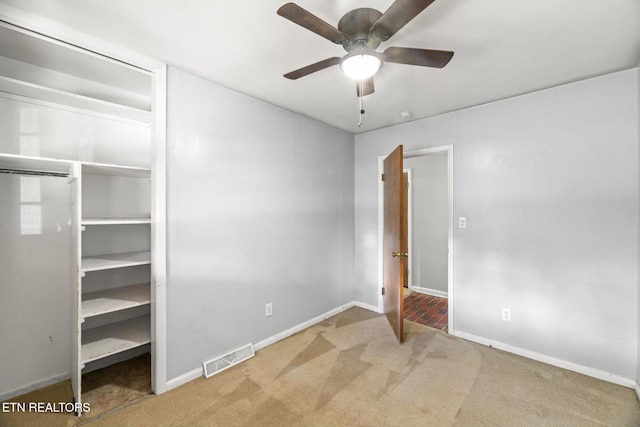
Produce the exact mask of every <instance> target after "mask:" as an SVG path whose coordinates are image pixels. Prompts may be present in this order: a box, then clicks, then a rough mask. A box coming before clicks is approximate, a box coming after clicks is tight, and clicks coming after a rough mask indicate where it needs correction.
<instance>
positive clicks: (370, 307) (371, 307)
mask: <svg viewBox="0 0 640 427" xmlns="http://www.w3.org/2000/svg"><path fill="white" fill-rule="evenodd" d="M352 304H353V305H355V306H356V307H360V308H364V309H365V310H369V311H373V312H374V313H380V314H382V313H384V310H380V309H379V308H378V307H376V306H375V305H371V304H365V303H363V302H359V301H356V302H354V303H352Z"/></svg>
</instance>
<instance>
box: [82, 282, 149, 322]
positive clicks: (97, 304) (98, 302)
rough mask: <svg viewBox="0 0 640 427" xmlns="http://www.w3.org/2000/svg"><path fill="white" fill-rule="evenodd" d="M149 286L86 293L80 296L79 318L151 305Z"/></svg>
mask: <svg viewBox="0 0 640 427" xmlns="http://www.w3.org/2000/svg"><path fill="white" fill-rule="evenodd" d="M150 286H151V285H150V284H149V283H139V284H137V285H130V286H123V287H120V288H114V289H105V290H102V291H96V292H89V293H86V294H84V295H82V303H81V316H82V318H87V317H92V316H99V315H101V314H107V313H112V312H115V311H120V310H126V309H128V308H133V307H138V306H141V305H146V304H151V288H150Z"/></svg>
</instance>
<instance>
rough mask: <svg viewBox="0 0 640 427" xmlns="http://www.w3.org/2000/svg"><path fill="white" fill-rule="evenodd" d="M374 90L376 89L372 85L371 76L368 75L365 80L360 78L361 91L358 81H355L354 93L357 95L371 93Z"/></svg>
mask: <svg viewBox="0 0 640 427" xmlns="http://www.w3.org/2000/svg"><path fill="white" fill-rule="evenodd" d="M375 91H376V89H375V87H374V86H373V77H369V78H368V79H366V80H362V92H361V91H360V82H359V81H357V82H356V93H357V94H358V96H367V95H371V94H372V93H373V92H375Z"/></svg>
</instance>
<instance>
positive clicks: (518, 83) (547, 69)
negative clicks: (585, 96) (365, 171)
mask: <svg viewBox="0 0 640 427" xmlns="http://www.w3.org/2000/svg"><path fill="white" fill-rule="evenodd" d="M0 1H1V2H3V3H6V4H8V5H10V6H14V7H16V8H19V9H22V10H24V11H27V12H30V13H33V14H37V15H41V16H42V17H45V18H47V19H50V20H52V21H55V22H58V23H60V24H63V25H66V26H69V27H72V28H73V29H75V30H77V31H81V32H83V33H86V34H88V35H91V36H94V37H98V38H100V39H104V40H106V41H108V42H110V43H114V44H117V45H121V46H124V47H126V48H128V49H130V50H133V51H136V52H139V53H141V54H144V55H146V56H149V57H152V58H155V59H158V60H160V61H163V62H166V63H167V64H169V65H171V66H175V67H177V68H181V69H183V70H186V71H189V72H192V73H194V74H197V75H199V76H202V77H204V78H206V79H208V80H211V81H213V82H216V83H219V84H222V85H224V86H227V87H230V88H233V89H236V90H238V91H240V92H243V93H246V94H248V95H251V96H254V97H256V98H259V99H262V100H265V101H267V102H270V103H272V104H275V105H278V106H281V107H283V108H286V109H288V110H291V111H295V112H298V113H300V114H303V115H305V116H308V117H311V118H314V119H316V120H319V121H321V122H324V123H327V124H329V125H332V126H335V127H337V128H340V129H343V130H346V131H349V132H352V133H360V132H366V131H369V130H372V129H377V128H381V127H385V126H390V125H393V124H397V123H401V122H403V121H404V119H402V118H401V117H400V112H401V111H403V110H411V111H413V113H414V115H413V117H412V118H411V120H413V119H418V118H423V117H428V116H433V115H436V114H441V113H445V112H448V111H454V110H458V109H461V108H466V107H470V106H474V105H480V104H484V103H487V102H492V101H495V100H499V99H504V98H508V97H511V96H516V95H520V94H523V93H527V92H532V91H536V90H540V89H544V88H548V87H552V86H557V85H560V84H564V83H568V82H572V81H577V80H581V79H585V78H589V77H593V76H598V75H602V74H607V73H610V72H614V71H619V70H625V69H629V68H633V67H636V66H638V64H640V0H436V1H435V2H434V3H433V4H432V5H431V6H429V7H428V8H427V9H426V10H425V11H424V12H422V13H421V14H420V15H418V17H416V18H415V19H414V20H413V21H411V22H410V23H409V24H407V26H405V27H404V28H403V29H402V30H400V31H399V32H398V33H397V34H396V35H395V36H393V37H392V38H391V39H390V40H388V41H387V42H385V43H383V44H382V45H381V46H380V48H379V49H378V50H379V51H381V50H384V49H385V48H386V47H388V46H401V47H417V48H426V49H441V50H452V51H454V52H455V56H454V57H453V59H452V60H451V62H450V63H449V64H448V65H447V66H446V67H445V68H443V69H433V68H424V67H416V66H409V65H401V64H385V66H384V67H382V69H381V70H380V71H379V73H378V74H377V75H376V78H375V84H376V92H375V93H374V94H373V95H371V96H367V97H364V98H363V100H364V108H365V110H366V114H365V116H364V125H363V127H361V128H358V126H357V123H358V109H359V108H358V98H357V97H356V92H355V84H354V82H353V81H351V80H349V79H348V78H347V77H346V76H344V75H343V74H342V72H341V71H340V68H339V67H337V66H334V67H331V68H329V69H326V70H323V71H319V72H317V73H314V74H311V75H309V76H306V77H303V78H301V79H299V80H288V79H285V78H284V77H282V75H283V74H285V73H287V72H289V71H293V70H295V69H298V68H300V67H303V66H305V65H309V64H311V63H314V62H317V61H319V60H322V59H325V58H328V57H332V56H343V55H344V54H346V52H345V51H344V50H343V48H342V46H340V45H336V44H333V43H331V42H329V41H327V40H326V39H324V38H322V37H320V36H318V35H316V34H314V33H311V32H310V31H308V30H306V29H304V28H302V27H300V26H298V25H296V24H294V23H292V22H290V21H287V20H286V19H284V18H282V17H280V16H278V15H277V14H276V10H277V9H278V8H279V7H280V6H281V5H282V4H284V3H285V2H286V1H285V0H47V1H43V0H0ZM295 3H297V4H298V5H300V6H302V7H303V8H305V9H307V10H308V11H310V12H311V13H313V14H315V15H316V16H318V17H320V18H321V19H323V20H325V21H327V22H328V23H330V24H332V25H334V26H337V23H338V20H339V19H340V17H342V15H344V14H345V13H346V12H348V11H350V10H352V9H355V8H358V7H372V8H374V9H378V10H379V11H381V12H384V11H385V10H386V9H387V8H388V7H389V5H391V3H392V0H366V1H365V0H330V1H329V0H327V1H318V0H297V1H296V2H295Z"/></svg>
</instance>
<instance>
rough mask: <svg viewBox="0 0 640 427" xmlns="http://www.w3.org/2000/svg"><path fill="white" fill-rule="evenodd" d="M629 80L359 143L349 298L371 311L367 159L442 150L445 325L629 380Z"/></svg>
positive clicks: (632, 205)
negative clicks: (449, 169) (448, 274)
mask: <svg viewBox="0 0 640 427" xmlns="http://www.w3.org/2000/svg"><path fill="white" fill-rule="evenodd" d="M637 74H638V70H637V69H633V70H628V71H623V72H619V73H614V74H610V75H607V76H603V77H598V78H593V79H589V80H585V81H581V82H577V83H573V84H568V85H564V86H560V87H557V88H552V89H549V90H545V91H540V92H536V93H532V94H528V95H524V96H520V97H516V98H511V99H507V100H504V101H501V102H496V103H492V104H488V105H484V106H479V107H476V108H470V109H466V110H462V111H458V112H453V113H449V114H446V115H441V116H437V117H432V118H429V119H425V120H421V121H415V122H412V123H408V124H404V125H402V126H397V127H391V128H386V129H382V130H379V131H374V132H369V133H365V134H362V135H359V136H356V147H355V156H356V158H355V162H356V163H355V190H356V192H355V209H356V222H355V236H356V243H355V245H356V246H355V268H356V270H355V283H356V284H358V285H359V287H358V289H357V294H356V298H357V299H358V300H360V301H363V302H365V303H368V304H377V298H378V297H377V279H378V276H377V272H378V265H377V260H378V257H377V253H378V252H377V251H378V248H377V235H378V225H377V224H378V218H377V157H378V156H380V155H386V154H387V153H389V152H390V151H391V149H392V148H393V147H395V146H396V145H398V144H404V146H405V150H412V149H420V148H427V147H433V146H440V145H448V144H453V145H454V166H453V168H454V217H455V218H457V217H459V216H466V217H467V228H466V229H458V228H456V229H455V230H454V295H453V298H454V305H455V325H452V326H453V328H454V329H455V330H456V331H461V332H466V333H469V334H473V335H476V336H479V337H484V338H487V339H492V340H497V341H500V342H503V343H506V344H510V345H512V346H516V347H519V348H523V349H526V350H530V351H533V352H537V353H540V354H543V355H547V356H552V357H556V358H559V359H562V360H565V361H569V362H573V363H576V364H579V365H583V366H586V367H591V368H596V369H600V370H603V371H605V372H610V373H613V374H617V375H620V376H622V377H625V378H634V377H635V376H636V375H637V369H636V366H637V363H638V357H637V352H638V331H637V330H638V263H637V260H638V257H637V255H638V253H637V252H638V248H637V247H638V237H637V236H638V96H637V94H638V75H637ZM450 300H451V295H450ZM503 307H506V308H510V309H511V317H512V321H511V322H505V321H502V320H501V308H503ZM450 328H451V326H450Z"/></svg>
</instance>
